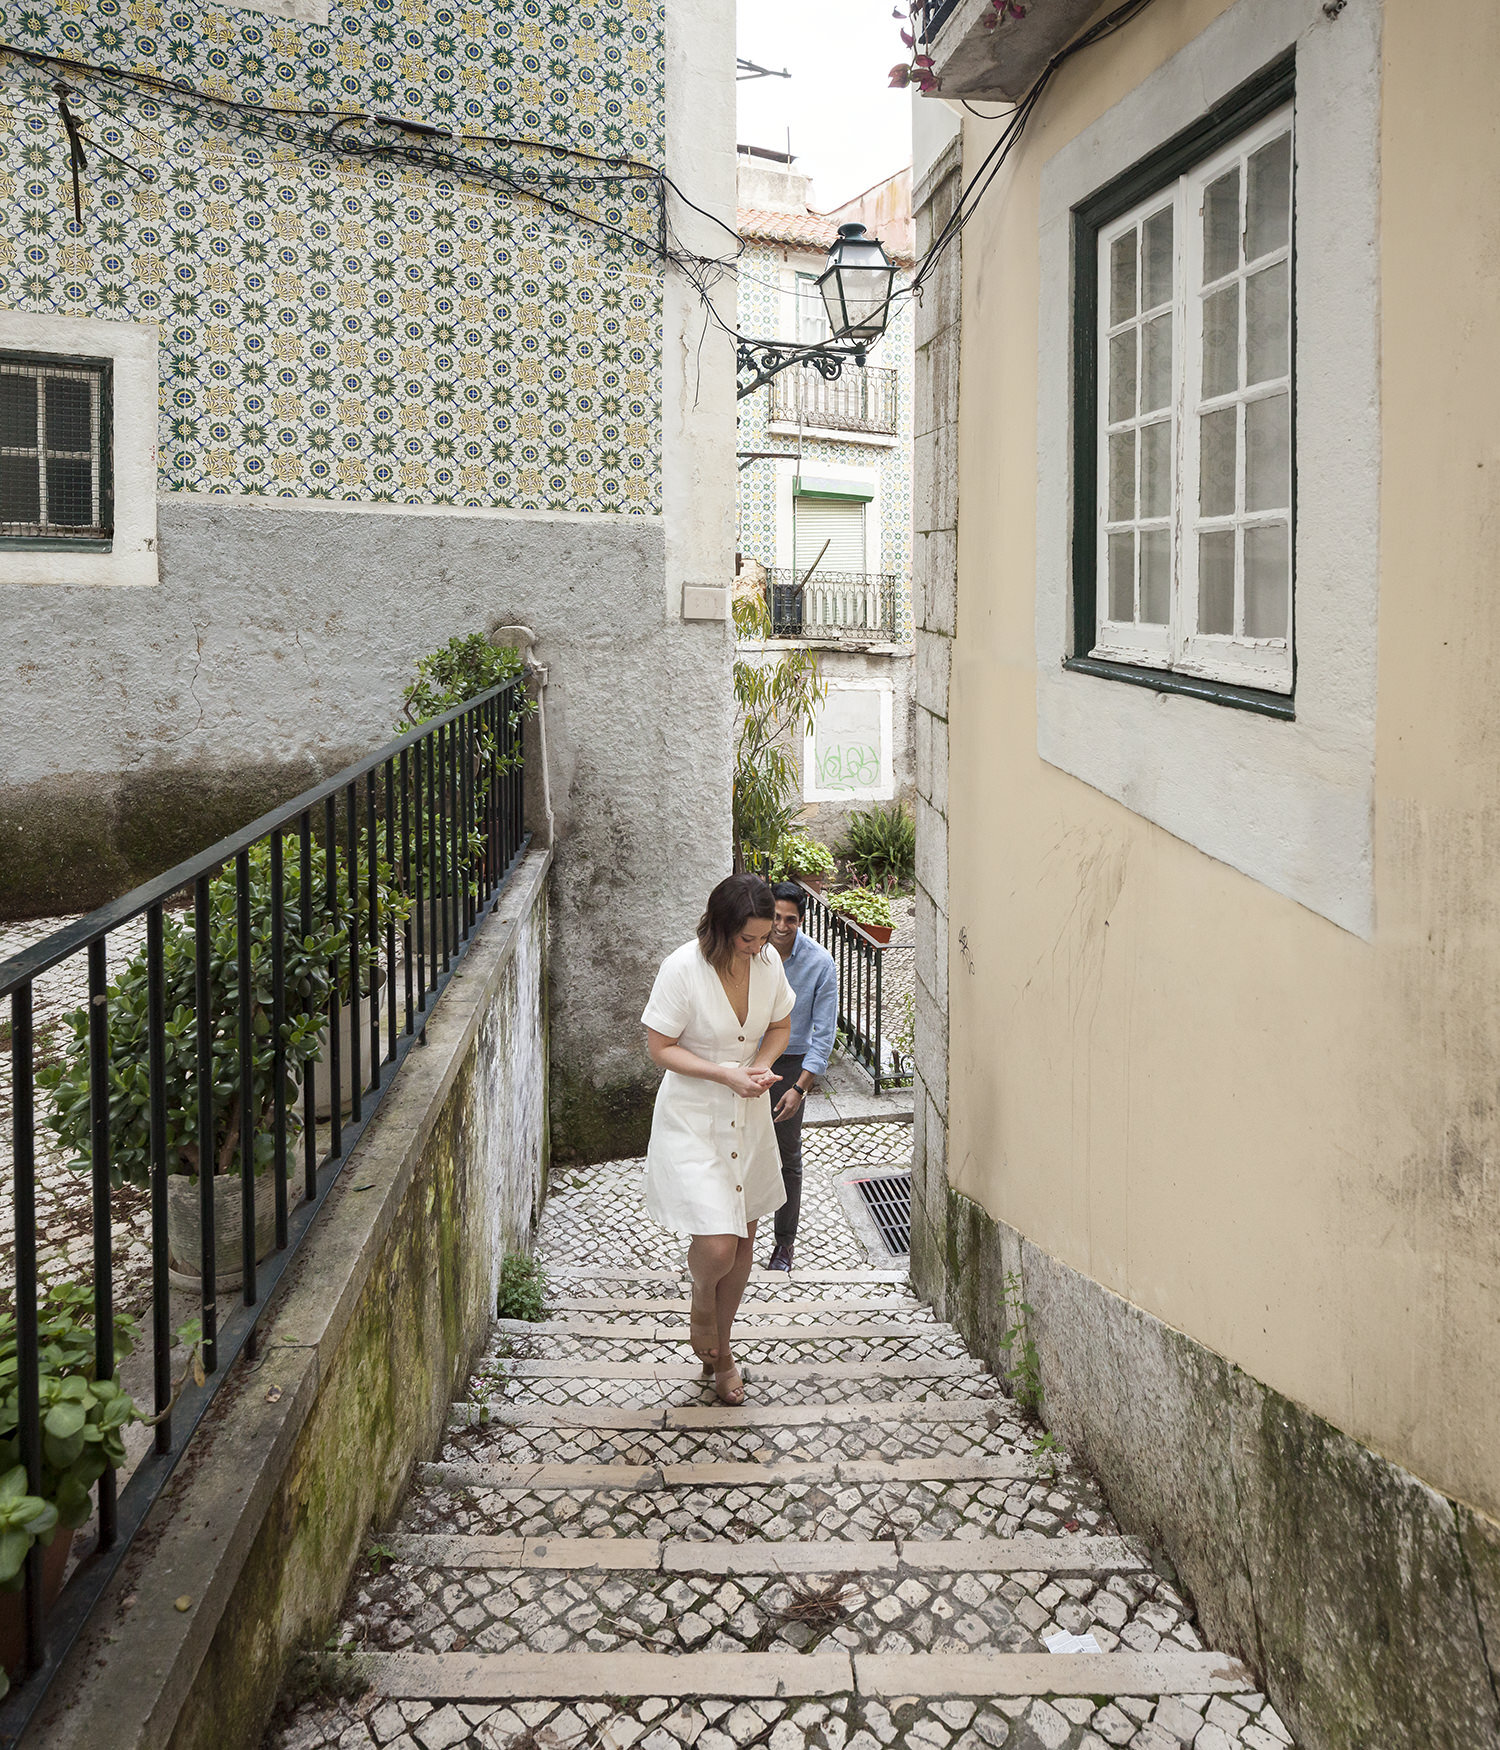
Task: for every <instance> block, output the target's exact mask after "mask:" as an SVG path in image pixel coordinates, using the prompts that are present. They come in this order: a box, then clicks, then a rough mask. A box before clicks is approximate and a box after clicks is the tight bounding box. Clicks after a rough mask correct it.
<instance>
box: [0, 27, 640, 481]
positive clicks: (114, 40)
mask: <svg viewBox="0 0 1500 1750" xmlns="http://www.w3.org/2000/svg"><path fill="white" fill-rule="evenodd" d="M0 37H3V38H4V39H5V40H6V41H8V42H11V43H15V44H19V45H22V46H25V47H29V48H34V49H37V50H44V51H46V52H48V53H51V54H55V55H66V56H72V57H76V58H78V59H80V60H86V61H89V62H93V63H110V64H113V65H116V66H123V67H127V68H129V69H131V70H133V71H139V72H148V73H153V74H157V75H160V76H165V77H168V78H171V79H175V80H182V81H185V82H187V83H189V84H191V85H192V86H194V87H196V88H198V89H199V90H202V91H208V92H214V93H218V94H219V95H221V96H224V97H233V98H236V99H240V100H243V101H245V102H250V103H263V104H268V105H285V106H296V107H311V106H319V105H321V106H324V107H325V108H326V109H327V110H329V111H340V110H368V111H371V112H377V113H385V114H395V115H401V116H405V117H408V118H414V119H420V120H423V121H427V122H432V123H437V124H440V125H442V126H444V127H447V128H450V129H452V130H454V131H455V132H458V133H461V134H466V135H486V136H491V139H492V141H493V137H495V136H509V137H520V138H522V139H523V140H525V141H528V142H544V143H546V144H548V145H552V146H555V147H571V148H574V149H576V150H578V151H581V152H590V153H598V154H613V153H619V154H626V155H629V156H630V157H632V158H634V159H637V160H639V161H641V162H643V163H645V164H647V165H660V164H661V162H662V149H663V131H664V130H663V110H664V83H665V75H664V64H663V19H662V0H550V3H548V0H498V4H494V5H491V6H489V7H486V8H483V9H480V8H478V7H475V6H467V5H462V4H458V5H449V4H443V3H442V0H359V3H358V4H349V5H340V4H338V3H337V0H335V4H334V5H333V6H332V9H331V16H330V20H329V23H328V25H327V26H326V27H325V26H319V25H312V24H301V23H295V24H294V23H291V22H288V21H284V20H281V19H276V18H269V17H266V16H265V15H263V14H261V13H257V12H251V11H245V10H241V9H238V8H220V7H216V6H212V5H162V4H158V3H157V0H36V3H34V4H30V5H26V4H18V3H17V0H0ZM55 77H56V75H55V73H52V72H44V71H42V70H39V69H38V68H36V67H34V66H30V65H28V64H26V63H25V62H23V61H21V60H19V59H17V58H15V57H10V56H7V57H3V58H0V306H8V307H11V308H15V309H23V310H33V311H42V312H47V313H59V314H69V313H72V314H77V315H87V316H105V317H109V316H114V317H119V318H122V319H129V320H138V321H152V322H156V323H158V324H159V325H160V328H161V336H162V345H161V361H162V366H161V368H162V416H161V431H160V480H161V485H162V489H163V490H166V491H191V492H217V493H245V492H250V493H272V494H280V495H284V496H293V497H299V498H306V497H326V498H336V499H356V500H381V501H387V502H393V503H409V504H418V503H420V504H431V503H439V504H455V505H475V506H501V507H508V508H518V509H557V510H574V511H622V512H627V513H632V512H633V513H642V512H652V511H655V510H657V509H658V507H659V503H660V467H659V447H660V446H659V431H660V388H659V386H660V361H661V295H660V293H661V270H660V265H659V262H658V260H657V257H656V254H655V250H654V238H655V233H656V206H655V195H654V185H653V184H652V183H650V182H649V181H647V180H636V181H624V180H619V179H610V178H609V177H607V176H605V175H602V174H601V173H600V170H599V168H598V167H597V166H593V165H591V164H590V163H589V162H588V161H586V160H583V159H577V158H574V159H567V158H563V157H560V156H558V155H556V154H555V153H552V152H548V151H545V150H542V149H539V148H538V147H536V146H534V145H521V146H514V145H505V144H494V143H483V142H478V141H476V142H474V143H472V144H466V145H465V147H464V150H465V152H466V153H467V154H468V155H469V157H470V159H471V161H472V162H473V164H475V165H476V166H479V167H481V169H480V170H479V171H478V172H477V173H476V174H475V175H474V176H473V177H466V176H464V175H461V174H454V173H453V172H451V171H444V170H441V169H433V168H419V167H417V166H415V165H413V164H411V163H409V162H403V161H402V160H401V158H400V156H399V150H400V148H401V146H402V144H403V143H406V144H411V143H413V141H412V138H411V136H403V135H402V134H400V133H399V132H398V131H397V130H395V129H393V128H390V127H381V126H379V125H374V124H360V125H358V126H356V127H354V128H352V129H351V130H350V132H349V134H348V135H346V136H345V137H346V138H349V139H358V140H359V141H362V142H365V143H366V144H367V145H383V146H385V147H388V148H393V149H395V152H396V155H395V156H392V157H386V158H379V157H371V156H368V155H351V154H348V153H345V152H343V151H341V150H340V149H339V147H338V136H337V134H335V135H334V137H333V140H332V141H331V142H330V141H329V139H328V128H327V122H326V121H318V120H316V119H314V120H313V121H312V122H310V123H307V122H299V123H297V124H296V125H291V124H280V125H278V124H277V123H276V122H275V121H274V120H265V119H258V118H256V117H253V116H251V117H248V118H247V117H245V116H244V115H243V113H242V112H236V111H233V110H230V109H228V108H223V109H219V110H215V109H214V108H213V107H212V106H210V105H206V104H204V103H201V102H186V101H177V100H168V99H166V98H165V97H158V96H153V95H151V94H150V93H148V92H143V91H142V90H140V89H139V88H132V87H130V86H128V85H126V84H123V83H117V84H113V85H111V84H107V83H103V82H100V81H99V80H97V79H95V78H92V77H88V76H83V75H79V76H76V77H73V76H70V79H69V83H70V85H71V86H72V88H73V96H72V97H71V99H70V101H71V103H72V105H73V107H74V110H75V111H76V113H77V115H78V117H79V119H80V121H81V123H82V125H83V128H84V131H85V133H86V134H87V135H88V136H89V137H90V138H91V139H92V140H93V141H94V142H95V143H96V146H98V147H103V148H106V149H107V150H108V151H109V152H113V153H116V154H118V155H119V156H120V157H122V158H125V159H128V160H129V161H130V163H131V164H133V165H136V166H139V167H141V168H143V169H148V170H150V171H153V172H154V173H155V175H154V179H153V180H151V181H146V180H144V179H143V178H142V177H140V176H139V175H137V174H135V173H134V172H132V171H131V170H128V169H126V168H125V167H124V166H122V165H120V164H117V163H115V162H113V161H112V160H111V159H110V158H108V157H107V156H105V154H104V152H101V151H98V150H93V151H90V153H89V157H90V163H89V167H88V170H87V172H86V173H85V176H84V197H85V205H84V211H83V225H82V228H81V231H80V232H78V233H77V234H75V232H74V225H73V213H72V184H71V178H70V174H69V168H68V148H67V141H66V137H65V135H64V132H63V128H62V126H61V123H60V119H59V115H58V109H57V99H56V97H55V96H54V94H53V91H52V84H53V80H54V78H55ZM497 168H498V169H500V170H502V171H503V172H505V173H508V174H510V175H511V176H513V177H517V178H526V179H533V180H534V181H535V184H536V186H537V187H538V188H539V190H541V191H542V193H543V194H544V195H545V196H546V197H547V198H548V199H562V200H566V201H567V202H568V203H569V204H570V205H572V206H574V207H575V208H577V209H579V210H581V211H582V212H584V213H586V214H588V215H590V216H591V217H592V218H593V219H595V220H596V221H598V222H597V223H586V222H584V221H583V220H581V219H579V218H576V217H570V216H565V215H562V214H559V213H557V212H556V211H554V210H552V209H551V208H550V207H549V206H547V205H546V204H544V201H542V200H539V199H535V198H530V197H527V196H525V195H522V194H517V193H515V192H514V191H507V190H505V189H502V188H500V187H497V186H496V185H495V179H494V175H493V172H494V171H495V170H496V169H497Z"/></svg>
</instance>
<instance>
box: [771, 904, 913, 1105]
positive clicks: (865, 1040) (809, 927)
mask: <svg viewBox="0 0 1500 1750" xmlns="http://www.w3.org/2000/svg"><path fill="white" fill-rule="evenodd" d="M799 885H801V883H799ZM803 892H804V893H806V895H807V909H806V911H805V912H804V914H803V918H802V927H803V929H804V930H806V931H807V933H808V935H809V936H811V937H812V939H813V940H814V941H815V942H820V943H821V944H822V945H823V947H825V948H826V949H827V950H828V952H829V953H830V954H831V955H832V956H833V960H834V965H835V966H836V967H837V968H838V978H839V1031H840V1032H841V1033H842V1034H843V1036H844V1045H845V1049H846V1051H847V1052H848V1053H849V1055H850V1056H851V1057H852V1058H853V1059H854V1061H855V1062H856V1063H857V1064H859V1066H860V1068H861V1069H863V1070H864V1071H865V1072H866V1074H867V1075H868V1076H869V1077H870V1079H871V1080H872V1081H873V1082H874V1084H875V1092H876V1093H877V1094H880V1093H884V1092H885V1090H886V1089H887V1088H907V1087H910V1086H911V1079H912V1077H911V1066H910V1064H909V1063H906V1062H905V1060H904V1059H903V1058H902V1057H901V1055H900V1054H899V1053H898V1052H896V1051H895V1050H894V1049H893V1047H892V1045H891V1042H890V1041H889V1040H887V1039H885V1038H883V1037H882V1028H883V1025H884V1023H885V1020H886V1009H885V956H886V954H887V952H888V949H887V947H886V945H885V944H884V943H881V942H877V941H876V940H875V938H874V937H873V936H870V935H867V934H866V933H865V931H863V930H862V929H861V928H860V927H859V925H858V924H856V923H854V922H853V921H852V920H851V919H849V918H846V917H844V916H843V915H842V914H841V913H839V912H836V911H834V910H833V909H832V907H831V906H829V905H828V904H827V902H826V901H825V900H823V899H822V898H821V897H820V896H819V895H818V894H816V893H814V892H813V890H812V889H811V888H809V887H806V886H804V887H803Z"/></svg>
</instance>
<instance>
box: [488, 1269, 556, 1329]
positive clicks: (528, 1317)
mask: <svg viewBox="0 0 1500 1750" xmlns="http://www.w3.org/2000/svg"><path fill="white" fill-rule="evenodd" d="M546 1303H547V1281H546V1278H545V1276H544V1275H543V1274H542V1267H541V1265H540V1264H538V1263H537V1261H536V1259H535V1258H529V1257H527V1256H526V1254H525V1253H524V1252H510V1253H507V1254H506V1258H505V1262H504V1263H503V1264H502V1265H501V1266H500V1292H499V1294H498V1296H497V1297H496V1301H495V1317H496V1318H500V1319H524V1320H525V1321H526V1322H527V1324H531V1325H535V1324H540V1322H541V1321H542V1320H543V1319H544V1318H546V1316H547V1304H546Z"/></svg>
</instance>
